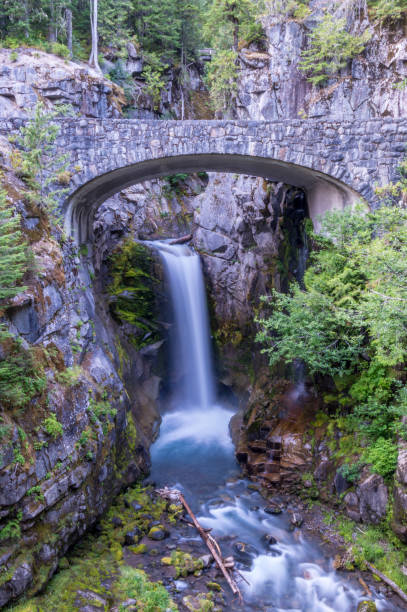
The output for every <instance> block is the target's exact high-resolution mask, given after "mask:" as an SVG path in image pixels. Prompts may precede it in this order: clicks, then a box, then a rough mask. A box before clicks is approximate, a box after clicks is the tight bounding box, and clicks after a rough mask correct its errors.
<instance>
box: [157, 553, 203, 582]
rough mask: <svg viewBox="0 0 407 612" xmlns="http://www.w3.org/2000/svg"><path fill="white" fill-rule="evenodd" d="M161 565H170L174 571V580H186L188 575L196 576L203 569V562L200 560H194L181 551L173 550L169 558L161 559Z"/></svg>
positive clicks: (188, 554)
mask: <svg viewBox="0 0 407 612" xmlns="http://www.w3.org/2000/svg"><path fill="white" fill-rule="evenodd" d="M161 564H162V565H166V566H170V565H172V566H173V567H174V569H175V578H180V577H182V578H186V577H187V576H188V575H189V574H194V575H195V576H198V575H200V573H201V572H202V570H203V568H204V562H203V560H202V559H201V558H195V557H193V556H192V555H191V554H190V553H188V552H184V551H182V550H173V551H172V553H171V557H163V558H162V559H161Z"/></svg>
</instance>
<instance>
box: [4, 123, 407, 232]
mask: <svg viewBox="0 0 407 612" xmlns="http://www.w3.org/2000/svg"><path fill="white" fill-rule="evenodd" d="M22 123H23V121H22V120H21V119H8V120H2V121H0V133H8V134H10V133H12V132H15V131H16V130H17V129H18V128H19V127H20V126H21V124H22ZM60 128H61V129H60V133H59V136H58V138H57V141H56V149H57V152H56V153H68V155H69V157H70V169H71V171H72V173H73V174H72V179H71V182H70V184H69V193H68V195H66V196H65V199H64V202H62V203H61V206H62V210H63V213H64V218H65V228H66V230H67V232H68V233H73V234H74V235H75V236H76V239H77V240H78V241H79V242H84V241H87V240H88V239H90V238H91V228H92V219H93V213H94V211H95V209H96V208H97V206H99V205H100V204H101V203H102V202H103V201H104V200H106V199H107V198H108V197H110V196H111V195H113V194H114V193H116V192H117V191H119V190H121V189H123V188H125V187H128V186H129V185H131V184H134V183H137V182H140V181H143V180H147V179H151V178H155V177H160V176H166V175H169V174H175V173H177V172H195V171H215V172H233V173H242V174H248V175H256V176H261V177H264V178H267V179H270V180H275V181H283V182H285V183H288V184H291V185H294V186H298V187H302V188H304V189H305V191H306V193H307V196H308V203H309V208H310V215H311V218H313V219H315V218H316V217H317V216H318V214H320V213H323V212H325V210H328V209H332V208H338V207H343V206H344V205H346V204H351V203H352V202H354V201H355V200H356V199H360V198H361V197H362V198H364V199H365V200H366V201H367V202H368V203H370V204H373V203H374V188H375V185H379V186H383V185H385V184H387V183H389V182H390V181H392V180H394V179H395V178H397V167H398V165H399V164H400V161H401V160H402V159H403V158H404V155H405V151H406V145H405V143H406V141H407V118H401V119H390V118H387V119H386V118H384V119H383V118H381V119H372V120H367V121H354V120H349V121H335V120H331V121H329V120H325V119H321V120H318V119H311V120H299V119H298V120H286V121H278V122H267V121H157V120H156V121H140V120H130V119H113V120H112V119H108V120H106V119H85V118H82V119H74V118H67V119H61V120H60Z"/></svg>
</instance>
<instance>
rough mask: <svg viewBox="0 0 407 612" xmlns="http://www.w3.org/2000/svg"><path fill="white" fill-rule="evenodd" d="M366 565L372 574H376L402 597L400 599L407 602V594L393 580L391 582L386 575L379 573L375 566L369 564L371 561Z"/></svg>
mask: <svg viewBox="0 0 407 612" xmlns="http://www.w3.org/2000/svg"><path fill="white" fill-rule="evenodd" d="M365 563H366V565H367V567H368V568H369V569H370V571H371V572H372V574H376V576H378V577H379V578H380V579H381V580H383V582H385V583H386V584H388V585H389V587H390V588H392V589H393V591H394V592H395V593H396V594H397V595H398V596H399V597H400V599H402V600H403V601H406V602H407V593H405V592H404V591H402V590H401V589H400V587H399V586H397V584H396V583H395V582H393V580H390V578H388V577H387V576H386V575H385V574H382V572H379V570H378V569H376V568H375V566H374V565H372V564H371V563H369V561H365Z"/></svg>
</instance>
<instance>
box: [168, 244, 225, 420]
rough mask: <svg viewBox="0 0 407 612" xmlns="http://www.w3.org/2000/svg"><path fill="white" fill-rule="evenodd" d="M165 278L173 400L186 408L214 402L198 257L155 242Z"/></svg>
mask: <svg viewBox="0 0 407 612" xmlns="http://www.w3.org/2000/svg"><path fill="white" fill-rule="evenodd" d="M157 248H158V249H159V253H160V256H161V259H162V261H163V263H164V267H165V273H166V276H167V279H168V285H169V292H170V297H171V302H172V306H173V311H174V323H175V327H174V331H173V334H172V335H173V338H172V347H171V349H172V362H173V363H174V364H176V368H177V370H178V371H181V373H182V383H181V385H180V386H179V388H178V390H177V394H176V399H177V401H179V402H180V403H182V404H183V405H184V406H185V405H188V406H189V407H190V408H193V407H194V408H200V409H203V410H205V409H208V408H209V407H210V406H212V405H213V402H214V396H215V392H214V375H213V372H212V360H211V355H210V352H211V351H210V343H209V322H208V315H207V311H206V297H205V287H204V283H203V278H202V273H201V269H200V261H199V257H198V256H197V255H195V254H194V253H193V252H192V251H191V249H189V248H188V247H186V246H171V245H168V244H166V243H160V244H158V243H157Z"/></svg>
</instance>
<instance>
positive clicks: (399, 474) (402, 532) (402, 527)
mask: <svg viewBox="0 0 407 612" xmlns="http://www.w3.org/2000/svg"><path fill="white" fill-rule="evenodd" d="M393 495H394V503H393V523H392V528H393V531H394V532H395V533H396V535H397V536H398V537H399V538H400V540H401V541H402V542H405V543H407V443H406V442H404V441H401V442H400V443H399V455H398V462H397V470H396V477H395V486H394V490H393Z"/></svg>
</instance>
